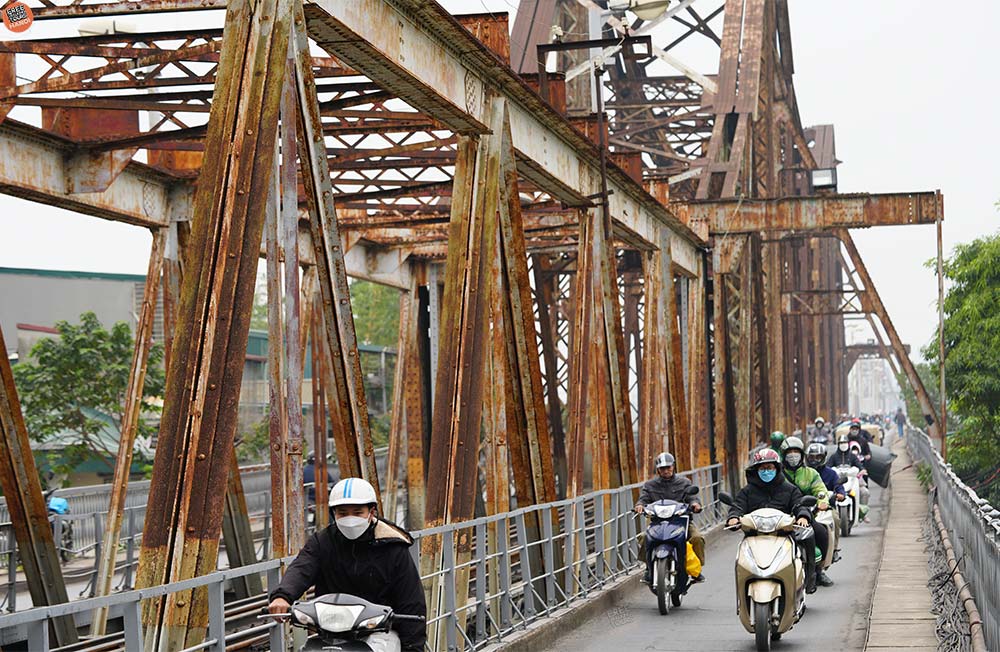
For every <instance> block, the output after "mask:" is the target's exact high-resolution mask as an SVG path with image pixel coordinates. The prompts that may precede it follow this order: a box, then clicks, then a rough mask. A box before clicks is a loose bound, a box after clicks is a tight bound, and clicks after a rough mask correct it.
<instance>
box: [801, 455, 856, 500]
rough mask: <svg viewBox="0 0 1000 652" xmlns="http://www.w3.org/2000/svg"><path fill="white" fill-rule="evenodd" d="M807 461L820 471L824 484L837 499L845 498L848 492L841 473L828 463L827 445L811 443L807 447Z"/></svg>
mask: <svg viewBox="0 0 1000 652" xmlns="http://www.w3.org/2000/svg"><path fill="white" fill-rule="evenodd" d="M806 463H807V464H808V465H809V466H811V467H812V468H814V469H816V470H817V471H819V477H820V478H822V479H823V484H825V485H826V488H827V489H829V490H830V491H832V492H833V493H834V494H835V495H836V499H837V500H843V499H844V496H845V495H846V494H847V492H846V491H845V490H844V485H843V484H841V483H840V474H839V473H837V472H836V471H834V470H833V469H831V468H830V467H829V466H827V465H826V446H824V445H823V444H818V443H817V444H809V448H807V449H806Z"/></svg>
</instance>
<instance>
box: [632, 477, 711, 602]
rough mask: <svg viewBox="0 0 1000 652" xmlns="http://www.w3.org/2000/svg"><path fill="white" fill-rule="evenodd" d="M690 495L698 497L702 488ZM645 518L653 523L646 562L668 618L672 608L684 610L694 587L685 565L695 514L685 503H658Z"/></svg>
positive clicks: (648, 508) (691, 490)
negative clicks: (683, 605)
mask: <svg viewBox="0 0 1000 652" xmlns="http://www.w3.org/2000/svg"><path fill="white" fill-rule="evenodd" d="M688 492H689V494H690V495H695V494H697V493H698V488H697V487H690V488H689V489H688ZM643 514H644V515H645V516H646V517H647V518H649V520H650V523H649V527H648V528H647V529H646V555H647V557H646V560H647V563H648V564H649V565H650V567H651V570H652V580H653V581H652V582H650V584H649V589H650V590H651V591H652V592H653V593H654V594H655V595H656V602H657V606H658V607H659V609H660V614H661V615H664V616H666V615H667V614H669V613H670V607H671V605H672V606H674V607H679V606H681V598H682V597H683V596H684V594H685V593H687V590H688V588H689V587H690V584H691V582H690V579H691V578H689V577H688V573H687V567H686V563H685V562H686V560H687V533H688V525H689V524H690V521H691V513H690V509H689V507H688V505H687V504H685V503H679V502H677V501H676V500H658V501H656V502H654V503H650V504H649V505H646V506H645V507H644V508H643ZM668 597H669V599H668Z"/></svg>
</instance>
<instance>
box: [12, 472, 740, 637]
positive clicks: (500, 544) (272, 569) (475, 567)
mask: <svg viewBox="0 0 1000 652" xmlns="http://www.w3.org/2000/svg"><path fill="white" fill-rule="evenodd" d="M680 475H681V476H685V477H688V478H689V479H690V480H691V481H692V482H693V483H695V484H696V485H698V486H699V487H700V488H701V494H700V496H699V501H700V502H701V504H702V506H703V508H704V509H703V511H702V513H700V514H698V515H697V516H696V517H695V523H696V524H697V525H698V526H699V527H701V528H708V527H711V526H712V525H715V524H717V523H719V522H720V521H721V519H722V516H723V513H724V509H723V507H722V505H721V504H720V503H719V500H718V496H719V491H720V490H721V484H720V481H721V469H720V467H719V465H714V466H710V467H705V468H700V469H695V470H693V471H688V472H685V473H681V474H680ZM640 486H641V484H638V483H637V484H633V485H629V486H626V487H621V488H617V489H609V490H604V491H597V492H594V493H591V494H587V495H584V496H580V497H577V498H569V499H566V500H561V501H557V502H553V503H546V504H543V505H534V506H531V507H525V508H522V509H517V510H514V511H511V512H506V513H503V514H497V515H494V516H487V517H483V518H478V519H474V520H471V521H463V522H461V523H453V524H448V525H443V526H441V527H436V528H429V529H425V530H421V531H418V532H415V533H413V536H414V539H416V544H415V545H414V546H412V547H411V549H410V550H411V554H412V555H413V557H414V561H415V562H416V563H417V564H418V568H419V567H421V565H423V566H424V567H425V568H427V569H428V570H427V571H426V572H424V573H422V576H421V577H422V580H423V582H424V587H425V589H426V590H427V592H428V593H429V595H430V596H431V600H430V602H429V604H428V627H427V630H428V639H429V640H428V645H427V649H428V650H445V649H447V650H459V649H464V650H475V649H481V648H483V647H485V646H487V645H489V644H491V643H495V642H498V641H501V640H503V639H504V638H505V637H508V636H510V635H511V634H513V633H514V632H515V631H517V630H519V629H523V628H524V627H526V626H527V625H529V624H531V623H533V622H535V621H538V620H541V619H544V618H547V617H549V616H551V615H553V614H554V613H555V612H557V611H558V610H560V609H562V608H565V607H567V606H569V605H570V604H572V603H575V602H578V601H581V600H583V599H586V598H587V597H589V596H593V595H594V594H597V593H599V592H601V591H602V590H604V589H605V588H606V587H608V586H609V585H610V584H612V583H614V582H615V581H616V580H618V579H620V578H622V577H623V576H625V575H627V574H628V573H630V572H633V571H634V570H636V569H637V568H639V567H640V566H641V564H642V555H641V554H640V550H639V544H640V540H639V537H640V535H641V534H642V532H643V529H644V528H643V523H642V521H641V520H639V518H638V517H637V516H636V515H635V514H634V513H633V511H632V507H633V505H634V504H635V498H636V496H637V491H638V489H639V487H640ZM425 558H426V563H423V564H421V563H422V562H425ZM289 561H291V558H287V559H285V560H270V561H265V562H261V563H258V564H254V565H252V566H247V567H243V568H235V569H230V570H225V571H218V572H215V573H210V574H208V575H203V576H201V577H197V578H194V579H191V580H185V581H182V582H176V583H172V584H166V585H162V586H156V587H151V588H148V589H140V590H135V591H127V592H122V593H115V594H112V595H109V596H105V597H100V598H90V599H86V600H76V601H73V602H69V603H66V604H61V605H55V606H52V607H39V608H35V609H30V610H26V611H23V612H20V613H14V614H9V615H4V616H0V632H3V631H4V630H6V629H8V628H12V627H23V628H25V630H26V632H27V635H28V649H30V650H39V651H43V652H47V651H48V650H49V649H50V647H49V642H48V621H49V620H50V619H52V618H56V617H59V616H66V615H77V614H83V613H85V612H89V611H92V610H94V609H95V608H97V607H111V608H114V609H115V610H116V611H118V610H120V611H121V613H122V614H123V628H124V631H123V632H122V634H120V635H119V636H120V637H121V638H120V643H119V644H120V646H121V647H120V648H119V649H128V650H131V649H139V648H140V647H141V644H140V641H141V640H142V632H141V625H140V619H139V613H140V611H139V605H140V601H141V600H143V599H147V598H151V597H155V596H161V595H166V594H169V593H175V592H178V591H184V590H190V589H192V588H195V587H204V588H206V589H207V597H208V602H209V609H208V612H209V624H208V633H207V640H206V642H205V643H203V644H202V645H200V646H196V647H193V648H191V650H192V651H193V650H195V649H209V650H220V651H221V650H224V649H226V646H227V645H232V644H233V643H234V642H237V641H238V642H240V643H242V644H246V643H247V642H248V641H249V640H251V639H253V638H257V639H260V638H264V639H267V638H270V645H271V647H272V649H282V641H281V636H282V630H281V628H280V627H275V626H274V624H273V623H265V624H262V625H256V626H251V627H248V628H244V629H242V630H238V631H232V632H227V631H226V621H225V608H224V607H225V605H224V602H223V599H224V588H225V584H226V582H227V581H230V580H232V579H235V578H238V577H242V576H246V575H251V574H265V575H266V578H267V585H268V587H269V588H273V587H274V586H275V585H276V582H277V581H278V578H279V573H280V567H281V564H282V563H286V562H289ZM95 642H96V641H95ZM102 649H115V648H114V646H113V645H112V646H107V645H106V644H105V646H104V647H102ZM182 652H183V651H182Z"/></svg>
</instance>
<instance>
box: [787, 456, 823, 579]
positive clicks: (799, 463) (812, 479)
mask: <svg viewBox="0 0 1000 652" xmlns="http://www.w3.org/2000/svg"><path fill="white" fill-rule="evenodd" d="M781 452H782V462H783V467H784V472H785V477H786V478H788V480H789V481H791V482H792V483H794V484H795V486H797V487H798V488H799V489H800V490H801V491H802V493H803V494H805V495H806V496H815V497H816V500H817V503H816V508H817V509H820V510H827V509H830V501H829V496H828V493H827V489H826V484H824V483H823V478H821V477H820V475H819V472H818V471H816V469H813V468H812V467H810V466H809V465H807V464H806V460H805V445H804V444H803V443H802V440H801V439H799V438H798V437H789V438H788V439H786V440H785V443H784V444H783V445H782V451H781ZM809 524H810V525H812V528H813V533H814V536H815V541H816V546H817V547H818V548H819V550H820V557H825V556H826V553H827V549H828V548H829V546H830V533H829V532H828V531H827V529H826V528H825V527H821V526H820V525H819V524H817V523H816V519H814V518H813V515H812V512H810V513H809ZM816 583H817V584H819V585H820V586H832V585H833V580H831V579H830V578H829V577H828V576H827V574H826V573H824V572H823V569H821V568H816Z"/></svg>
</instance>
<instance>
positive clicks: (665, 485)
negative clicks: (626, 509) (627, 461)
mask: <svg viewBox="0 0 1000 652" xmlns="http://www.w3.org/2000/svg"><path fill="white" fill-rule="evenodd" d="M690 486H691V481H690V480H688V479H687V478H682V477H680V476H677V475H674V476H673V477H671V478H670V479H669V480H664V479H663V478H661V477H660V476H659V475H657V476H656V477H654V478H650V479H649V480H646V482H645V484H643V485H642V491H640V492H639V502H638V503H636V504H637V505H649V504H651V503H655V502H656V501H658V500H676V501H677V502H679V503H687V504H688V505H690V504H691V503H696V502H698V495H697V494H695V495H693V496H685V495H684V491H685V490H686V489H687V488H688V487H690Z"/></svg>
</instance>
